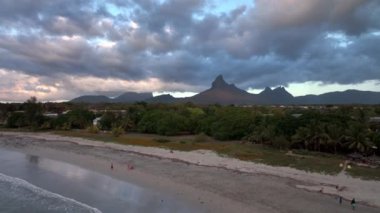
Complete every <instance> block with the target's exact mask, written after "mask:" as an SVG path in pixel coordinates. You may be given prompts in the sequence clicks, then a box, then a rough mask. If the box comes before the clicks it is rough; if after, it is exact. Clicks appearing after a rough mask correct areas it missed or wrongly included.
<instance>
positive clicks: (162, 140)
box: [154, 138, 170, 143]
mask: <svg viewBox="0 0 380 213" xmlns="http://www.w3.org/2000/svg"><path fill="white" fill-rule="evenodd" d="M154 141H156V142H158V143H169V142H170V140H169V139H166V138H156V139H154Z"/></svg>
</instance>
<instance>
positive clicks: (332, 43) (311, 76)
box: [0, 0, 380, 92]
mask: <svg viewBox="0 0 380 213" xmlns="http://www.w3.org/2000/svg"><path fill="white" fill-rule="evenodd" d="M160 2H161V3H160ZM0 4H1V7H0V55H1V57H0V69H6V70H16V71H18V72H22V73H25V74H28V75H31V76H37V77H44V78H48V79H49V78H51V79H53V78H57V77H60V76H63V75H65V76H78V77H85V76H94V77H98V78H105V79H106V78H114V79H123V80H127V81H136V82H137V81H144V80H147V79H152V78H155V79H160V80H161V81H163V82H174V83H178V85H194V88H197V89H199V88H205V87H207V86H208V84H209V83H210V81H211V80H212V79H213V78H214V77H215V76H216V75H218V74H223V75H225V76H226V78H227V79H228V80H230V81H234V82H235V83H236V84H237V85H238V86H241V87H244V88H248V87H256V88H262V87H264V86H275V85H287V84H289V83H292V82H305V81H322V82H325V83H341V84H350V83H359V82H363V81H366V80H374V79H375V80H379V79H380V70H379V67H380V45H379V43H380V33H379V32H380V22H379V21H378V20H380V1H378V0H324V1H321V0H302V1H301V0H282V1H278V0H256V1H254V4H251V5H242V6H237V7H236V8H230V9H229V11H227V12H223V13H215V12H212V11H211V10H210V5H211V4H212V2H211V1H207V0H186V1H184V0H166V1H155V0H128V1H121V0H113V1H101V0H96V1H95V0H94V1H90V0H75V1H66V0H56V1H50V0H20V1H13V0H12V1H11V0H1V1H0ZM66 85H69V83H68V82H66ZM176 85H177V84H176ZM169 88H170V89H178V90H183V88H173V84H171V85H170V86H167V88H165V85H163V86H162V90H165V89H169ZM40 90H43V91H45V92H47V90H48V89H47V88H40Z"/></svg>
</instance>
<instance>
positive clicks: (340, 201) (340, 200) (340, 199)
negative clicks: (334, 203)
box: [338, 196, 343, 205]
mask: <svg viewBox="0 0 380 213" xmlns="http://www.w3.org/2000/svg"><path fill="white" fill-rule="evenodd" d="M338 200H339V204H340V205H342V202H343V198H342V196H339V198H338Z"/></svg>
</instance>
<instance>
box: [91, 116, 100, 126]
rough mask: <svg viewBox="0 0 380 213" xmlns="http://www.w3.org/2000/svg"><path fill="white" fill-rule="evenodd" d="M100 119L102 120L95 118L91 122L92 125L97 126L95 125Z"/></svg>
mask: <svg viewBox="0 0 380 213" xmlns="http://www.w3.org/2000/svg"><path fill="white" fill-rule="evenodd" d="M100 119H102V117H97V118H95V119H94V120H93V121H92V125H94V126H97V125H98V124H99V121H100Z"/></svg>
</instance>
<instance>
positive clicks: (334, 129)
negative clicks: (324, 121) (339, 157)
mask: <svg viewBox="0 0 380 213" xmlns="http://www.w3.org/2000/svg"><path fill="white" fill-rule="evenodd" d="M326 132H327V134H328V135H329V138H330V140H329V142H328V144H329V145H330V146H332V148H333V150H334V154H336V151H337V147H338V146H341V142H342V139H343V129H342V128H341V127H339V126H338V125H336V124H330V125H327V126H326Z"/></svg>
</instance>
